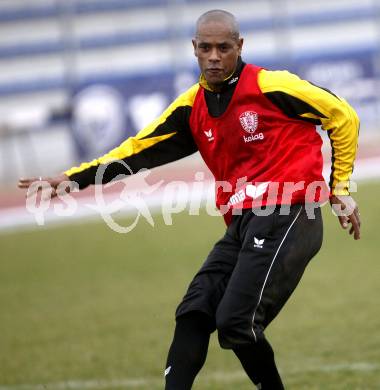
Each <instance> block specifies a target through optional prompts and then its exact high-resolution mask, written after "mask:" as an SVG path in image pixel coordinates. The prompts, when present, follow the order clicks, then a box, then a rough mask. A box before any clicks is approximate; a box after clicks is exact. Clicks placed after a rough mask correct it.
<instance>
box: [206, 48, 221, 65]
mask: <svg viewBox="0 0 380 390" xmlns="http://www.w3.org/2000/svg"><path fill="white" fill-rule="evenodd" d="M208 59H209V61H211V62H217V61H220V55H219V50H218V49H217V48H214V49H212V50H211V52H210V57H209V58H208Z"/></svg>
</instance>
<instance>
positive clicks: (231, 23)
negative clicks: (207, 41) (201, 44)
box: [195, 9, 240, 40]
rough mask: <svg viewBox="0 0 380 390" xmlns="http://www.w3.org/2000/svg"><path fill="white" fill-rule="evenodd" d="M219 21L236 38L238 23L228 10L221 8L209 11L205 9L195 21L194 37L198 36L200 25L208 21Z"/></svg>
mask: <svg viewBox="0 0 380 390" xmlns="http://www.w3.org/2000/svg"><path fill="white" fill-rule="evenodd" d="M210 22H211V23H220V24H223V25H225V27H227V28H228V30H230V32H231V37H232V38H233V39H235V40H238V39H239V37H240V33H239V24H238V22H237V20H236V18H235V16H234V15H232V14H231V13H230V12H227V11H224V10H221V9H213V10H211V11H207V12H205V13H204V14H202V15H201V16H200V17H199V18H198V20H197V23H196V31H195V37H196V38H197V37H198V36H199V31H200V28H201V26H203V25H204V24H208V23H210Z"/></svg>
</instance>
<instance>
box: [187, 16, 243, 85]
mask: <svg viewBox="0 0 380 390" xmlns="http://www.w3.org/2000/svg"><path fill="white" fill-rule="evenodd" d="M193 46H194V54H195V56H196V57H197V58H198V64H199V67H200V70H201V72H202V73H203V75H204V77H205V78H206V81H207V83H208V84H209V85H210V87H212V88H217V87H218V85H220V84H221V83H223V81H224V80H225V79H226V78H227V77H228V76H230V75H231V74H232V73H233V71H234V70H235V68H236V64H237V60H238V57H239V56H240V54H241V49H242V46H243V39H242V38H239V39H236V38H234V37H233V35H232V33H231V28H230V26H229V25H228V23H223V22H222V21H220V22H219V21H209V22H204V23H202V24H201V25H200V26H199V28H198V32H197V36H196V38H195V39H193Z"/></svg>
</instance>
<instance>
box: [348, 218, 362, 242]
mask: <svg viewBox="0 0 380 390" xmlns="http://www.w3.org/2000/svg"><path fill="white" fill-rule="evenodd" d="M349 218H350V222H351V224H352V227H351V230H353V233H354V239H355V240H359V238H360V224H359V221H358V219H357V216H356V214H355V213H353V214H351V215H350V217H349Z"/></svg>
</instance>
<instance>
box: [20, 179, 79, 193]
mask: <svg viewBox="0 0 380 390" xmlns="http://www.w3.org/2000/svg"><path fill="white" fill-rule="evenodd" d="M38 182H45V183H48V184H50V186H51V188H52V189H53V190H52V193H51V197H52V198H54V197H55V196H57V195H58V192H59V195H63V194H64V193H69V192H70V191H71V190H72V186H70V183H69V182H70V179H69V177H68V176H67V175H65V174H64V173H63V174H61V175H58V176H55V177H32V178H20V180H19V182H18V187H19V188H25V189H29V187H30V186H32V184H33V183H36V184H37V183H38ZM65 182H67V185H64V183H65ZM41 189H42V187H41V186H36V191H40V190H41ZM28 195H32V194H28Z"/></svg>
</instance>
